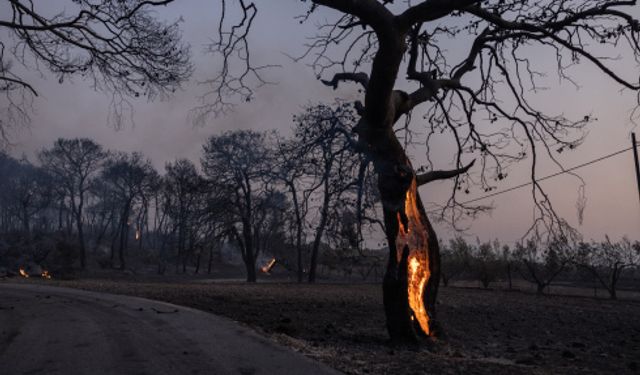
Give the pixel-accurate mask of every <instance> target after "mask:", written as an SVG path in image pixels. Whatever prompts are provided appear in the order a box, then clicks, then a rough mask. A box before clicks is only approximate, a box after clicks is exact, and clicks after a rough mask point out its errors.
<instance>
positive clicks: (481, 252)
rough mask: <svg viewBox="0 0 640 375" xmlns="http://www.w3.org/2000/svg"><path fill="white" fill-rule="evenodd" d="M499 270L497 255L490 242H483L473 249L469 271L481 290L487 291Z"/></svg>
mask: <svg viewBox="0 0 640 375" xmlns="http://www.w3.org/2000/svg"><path fill="white" fill-rule="evenodd" d="M499 268H500V264H499V262H498V254H497V251H496V250H494V248H493V245H492V244H491V242H483V243H481V244H479V245H478V246H477V247H475V248H474V252H473V255H472V258H471V269H472V272H473V274H474V276H475V277H476V279H478V281H480V283H481V284H482V287H483V288H485V289H487V288H488V287H489V284H491V283H492V282H493V281H495V280H496V278H497V277H498V273H499Z"/></svg>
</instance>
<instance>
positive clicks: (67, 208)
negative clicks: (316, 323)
mask: <svg viewBox="0 0 640 375" xmlns="http://www.w3.org/2000/svg"><path fill="white" fill-rule="evenodd" d="M354 122H355V116H354V113H353V108H352V106H351V105H349V104H344V103H337V104H335V105H331V106H330V105H323V104H320V105H315V106H309V107H308V108H306V109H305V110H304V111H303V112H302V113H300V114H299V115H297V116H294V128H293V136H292V137H291V138H285V137H282V136H281V135H279V134H277V133H275V132H256V131H251V130H236V131H230V132H226V133H223V134H220V135H214V136H211V137H210V138H209V139H208V140H207V142H206V143H205V144H204V146H203V149H202V153H201V157H200V160H199V161H200V163H199V164H200V165H199V166H198V165H196V163H194V162H193V161H191V160H187V159H177V160H174V161H171V162H168V163H166V164H165V166H164V170H163V171H158V170H156V168H155V167H154V166H153V164H152V163H151V161H150V160H149V159H147V158H146V157H145V156H144V155H143V154H141V153H139V152H132V153H124V152H119V151H113V150H107V149H105V148H104V147H103V146H101V145H100V144H98V143H96V142H95V141H93V140H91V139H86V138H74V139H65V138H60V139H58V140H56V141H55V142H54V144H53V145H51V146H50V147H48V148H45V149H43V150H41V151H40V152H39V153H38V154H37V161H34V162H32V161H29V160H27V158H25V157H23V158H21V159H16V158H13V157H11V156H9V155H8V154H6V153H2V154H0V209H1V210H0V212H2V214H1V217H0V232H1V233H2V242H0V251H2V252H3V253H4V254H2V255H3V256H2V257H1V258H2V259H4V261H5V263H7V264H5V266H9V264H8V263H10V262H11V259H13V262H14V263H15V262H20V261H22V262H24V261H26V259H27V258H28V260H29V261H33V262H36V263H43V262H46V261H47V260H49V262H51V257H53V254H57V253H56V251H57V250H56V248H61V249H60V251H58V252H61V253H62V254H58V255H57V258H56V259H57V261H58V263H60V262H61V263H64V264H65V265H66V266H65V269H67V270H71V269H73V268H74V267H76V268H80V269H85V268H87V267H89V266H94V265H99V266H100V267H103V268H119V269H125V268H126V267H127V262H128V259H129V258H130V257H131V256H132V255H135V256H137V257H148V258H149V257H150V258H153V259H155V260H156V261H157V263H158V270H159V272H161V273H164V272H165V271H166V268H167V267H168V266H169V265H173V266H174V267H175V271H176V272H187V269H188V268H191V267H195V272H200V271H201V270H203V269H204V268H205V267H207V268H208V271H209V272H210V270H211V267H212V262H213V261H214V260H215V259H214V258H215V256H216V251H217V250H219V246H220V244H221V243H222V242H228V243H230V244H231V245H232V246H233V247H235V248H237V249H238V251H239V252H240V254H241V257H242V260H243V262H244V265H245V268H246V276H247V280H248V281H255V280H256V269H257V268H258V266H259V265H257V264H256V263H257V260H258V257H259V256H260V255H261V254H268V255H269V256H275V257H276V258H277V260H278V262H279V264H281V265H282V266H283V267H285V268H287V269H289V270H290V271H291V272H294V273H295V274H296V275H297V276H296V278H297V280H298V281H299V282H300V281H303V279H304V278H306V279H307V280H308V281H309V282H314V281H315V280H316V278H317V268H318V262H319V256H320V253H321V252H322V251H323V249H331V251H328V250H327V253H328V254H329V253H331V254H333V253H334V252H335V251H344V252H345V254H346V253H347V252H350V251H351V252H353V251H356V252H360V253H362V251H363V236H362V230H363V229H362V228H366V227H367V226H370V225H378V224H380V222H379V220H378V219H377V218H376V214H375V209H374V205H373V203H372V202H373V200H374V199H375V197H374V189H373V188H372V186H373V185H372V184H373V181H372V176H371V171H370V169H369V163H368V162H367V161H366V160H363V159H362V158H361V157H359V156H358V155H357V154H356V152H355V151H354V147H353V141H352V139H351V135H350V129H351V127H353V125H354ZM61 259H64V261H62V260H61ZM205 261H206V262H208V264H205Z"/></svg>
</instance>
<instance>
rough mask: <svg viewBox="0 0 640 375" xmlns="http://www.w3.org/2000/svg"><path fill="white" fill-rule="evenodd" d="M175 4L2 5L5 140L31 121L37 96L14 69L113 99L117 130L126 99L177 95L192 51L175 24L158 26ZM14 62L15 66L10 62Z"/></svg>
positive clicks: (0, 79) (74, 1)
mask: <svg viewBox="0 0 640 375" xmlns="http://www.w3.org/2000/svg"><path fill="white" fill-rule="evenodd" d="M172 1H173V0H157V1H154V0H124V1H92V0H66V1H58V2H56V3H55V5H51V4H49V3H50V2H45V3H46V5H45V3H42V2H33V1H28V0H10V1H7V2H6V3H5V4H2V6H1V7H0V10H2V12H1V13H2V16H1V17H0V28H1V29H4V30H6V31H8V32H9V33H10V35H11V36H12V39H11V40H10V41H9V40H2V41H0V93H1V94H3V95H2V100H1V102H0V108H1V110H2V111H3V112H2V114H3V115H2V116H0V117H1V118H2V120H0V139H1V140H2V141H3V144H6V143H8V142H9V141H10V135H11V134H10V132H11V131H12V130H13V127H15V126H16V125H19V124H21V123H25V122H28V120H29V107H30V105H31V103H32V100H33V97H34V96H37V95H38V91H37V88H36V87H34V86H33V85H32V84H31V83H30V82H28V81H27V80H26V79H25V78H24V77H22V76H20V75H18V73H15V72H14V71H15V69H13V67H14V65H15V63H14V61H17V62H18V63H19V64H21V65H23V66H24V67H26V68H27V69H36V70H40V69H42V70H43V71H44V70H47V71H49V72H50V73H52V74H54V75H55V76H57V78H58V81H59V82H60V83H62V82H63V81H64V80H65V79H67V78H70V77H73V76H79V77H82V78H83V79H87V80H88V81H89V82H90V83H91V85H92V86H93V87H94V88H96V89H100V90H105V91H108V92H111V93H112V94H113V98H112V101H111V109H112V112H111V114H112V117H111V119H110V121H112V122H113V123H114V124H116V125H119V124H120V123H122V121H124V120H126V118H125V116H126V115H127V111H131V110H132V107H131V105H130V104H129V103H128V102H127V98H128V97H138V96H140V95H144V96H147V97H149V98H154V97H155V96H157V95H164V94H167V93H171V92H173V91H175V89H177V88H178V87H179V86H180V83H181V82H183V81H184V80H186V79H187V78H188V77H189V75H190V74H191V70H192V68H191V65H190V63H189V56H190V52H189V48H188V47H187V46H185V45H184V44H183V43H182V42H181V41H180V38H181V35H180V31H179V28H178V23H177V22H172V23H165V22H162V21H160V20H158V19H156V17H155V15H154V11H153V9H154V8H155V7H158V6H164V5H167V4H168V3H171V2H172ZM12 58H13V60H12Z"/></svg>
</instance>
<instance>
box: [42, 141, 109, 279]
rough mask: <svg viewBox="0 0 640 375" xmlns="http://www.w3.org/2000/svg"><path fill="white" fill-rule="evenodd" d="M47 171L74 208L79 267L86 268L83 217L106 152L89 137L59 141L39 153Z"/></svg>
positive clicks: (72, 210)
mask: <svg viewBox="0 0 640 375" xmlns="http://www.w3.org/2000/svg"><path fill="white" fill-rule="evenodd" d="M38 158H39V159H40V162H41V163H42V165H43V166H44V168H45V169H46V170H47V171H48V172H49V173H50V174H51V175H52V176H53V177H54V178H55V179H56V184H57V185H59V186H60V187H61V190H62V193H63V196H64V198H65V200H66V203H67V204H68V206H69V207H70V208H71V212H72V214H73V217H74V220H75V224H76V229H77V230H78V242H79V245H80V266H81V267H82V268H83V269H84V268H85V267H86V247H85V239H84V227H83V214H84V208H85V207H84V205H85V199H86V195H87V192H88V190H89V188H90V186H91V184H90V182H91V179H92V178H95V177H96V176H97V174H98V171H99V168H100V166H101V163H102V162H103V161H104V158H105V153H104V151H103V150H102V146H100V145H98V144H97V143H95V142H94V141H92V140H90V139H86V138H74V139H63V138H59V139H58V140H57V141H56V142H55V143H54V144H53V147H52V148H51V149H45V150H43V151H41V152H40V154H38Z"/></svg>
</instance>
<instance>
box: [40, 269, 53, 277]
mask: <svg viewBox="0 0 640 375" xmlns="http://www.w3.org/2000/svg"><path fill="white" fill-rule="evenodd" d="M40 277H42V278H43V279H50V278H51V274H50V273H49V271H47V270H42V273H41V274H40Z"/></svg>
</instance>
